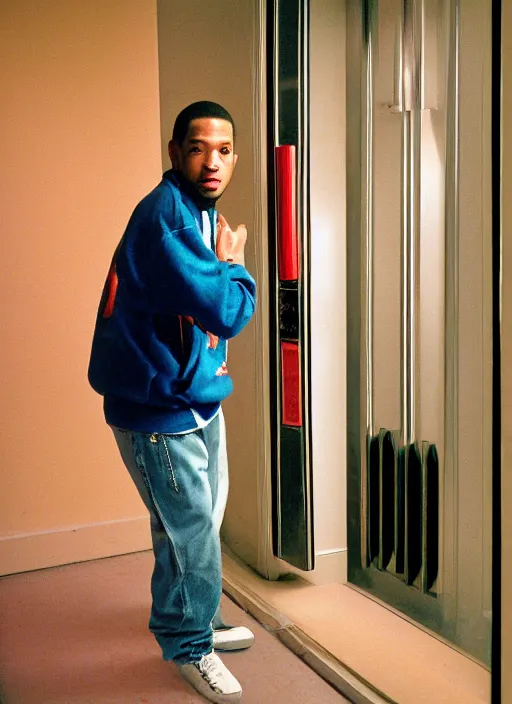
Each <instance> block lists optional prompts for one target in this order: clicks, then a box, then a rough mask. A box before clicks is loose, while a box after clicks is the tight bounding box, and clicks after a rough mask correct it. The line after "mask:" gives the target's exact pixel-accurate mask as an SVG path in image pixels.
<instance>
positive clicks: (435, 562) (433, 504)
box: [425, 445, 439, 590]
mask: <svg viewBox="0 0 512 704" xmlns="http://www.w3.org/2000/svg"><path fill="white" fill-rule="evenodd" d="M425 471H426V473H427V477H426V486H427V500H426V505H427V525H426V526H425V530H426V532H427V536H426V542H427V564H426V565H425V569H426V571H427V584H426V586H427V590H429V589H432V585H433V584H434V582H435V581H436V579H437V573H438V570H439V458H438V455H437V450H436V447H435V445H431V446H430V447H429V449H428V454H427V466H426V468H425Z"/></svg>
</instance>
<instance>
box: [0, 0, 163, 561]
mask: <svg viewBox="0 0 512 704" xmlns="http://www.w3.org/2000/svg"><path fill="white" fill-rule="evenodd" d="M0 25H1V27H2V29H1V38H0V66H1V69H0V71H1V73H2V76H1V85H2V113H1V117H0V142H1V144H2V152H1V153H2V169H1V179H2V183H1V187H0V191H1V193H2V215H1V221H0V223H1V224H0V227H1V235H0V236H1V241H2V257H1V258H0V267H1V280H2V296H1V308H0V310H1V326H2V331H3V335H2V345H1V346H0V366H1V369H2V405H1V420H0V425H1V454H0V456H1V463H2V464H1V490H0V492H1V493H0V571H1V572H3V573H8V572H12V571H19V570H26V569H33V568H36V567H41V566H46V565H51V564H60V563H64V562H69V561H75V560H82V559H87V558H89V557H97V556H103V555H109V554H116V553H120V552H127V551H131V550H135V549H141V548H143V547H147V545H148V531H147V519H146V517H145V510H144V508H143V506H142V504H141V502H140V500H139V498H138V496H137V494H136V492H135V490H134V488H133V487H132V485H131V483H130V480H129V479H128V477H127V476H126V474H125V470H124V468H123V467H122V465H121V462H120V460H119V458H118V456H117V452H116V450H115V447H114V445H113V441H112V438H111V436H110V431H109V430H108V429H107V427H106V426H105V424H104V422H103V416H102V409H101V399H100V398H99V397H98V396H96V395H95V394H94V393H93V392H92V390H91V389H90V388H89V386H88V384H87V379H86V372H87V364H88V355H89V349H90V340H91V334H92V329H93V323H94V317H95V312H96V306H97V302H98V297H99V294H100V291H101V288H102V284H103V280H104V277H105V274H106V270H107V268H108V264H109V260H110V257H111V253H112V250H113V248H114V246H115V244H116V242H117V240H118V238H119V237H120V236H121V234H122V230H123V228H124V226H125V224H126V221H127V219H128V217H129V215H130V213H131V210H132V208H133V206H134V205H135V203H136V202H137V200H138V199H140V197H142V196H143V195H144V194H145V192H146V191H147V190H149V189H150V188H151V187H152V186H153V184H154V183H155V182H156V181H157V180H158V179H159V177H160V143H159V104H158V66H157V36H156V7H155V3H154V2H147V1H145V0H108V2H104V1H102V0H87V1H86V0H76V1H75V2H66V1H65V0H48V1H47V2H45V3H41V2H36V1H35V0H4V2H3V3H2V7H1V10H0Z"/></svg>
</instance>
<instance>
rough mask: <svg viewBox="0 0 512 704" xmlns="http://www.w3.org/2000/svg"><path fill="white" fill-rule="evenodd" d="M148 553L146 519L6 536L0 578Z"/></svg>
mask: <svg viewBox="0 0 512 704" xmlns="http://www.w3.org/2000/svg"><path fill="white" fill-rule="evenodd" d="M149 549H151V532H150V528H149V518H148V517H147V516H138V517H136V518H127V519H121V520H117V521H105V522H102V523H92V524H89V525H80V526H70V527H68V528H63V529H57V530H50V531H41V532H38V533H22V534H17V535H16V534H15V535H8V536H3V537H0V575H2V576H5V575H8V574H16V573H18V572H30V571H32V570H39V569H44V568H46V567H57V566H59V565H68V564H71V563H74V562H86V561H87V560H97V559H99V558H103V557H113V556H114V555H124V554H127V553H131V552H141V551H143V550H149Z"/></svg>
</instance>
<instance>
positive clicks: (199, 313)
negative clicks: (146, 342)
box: [145, 212, 256, 339]
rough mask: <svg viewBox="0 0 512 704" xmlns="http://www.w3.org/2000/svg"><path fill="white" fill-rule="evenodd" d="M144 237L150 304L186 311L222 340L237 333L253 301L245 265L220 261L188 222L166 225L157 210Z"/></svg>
mask: <svg viewBox="0 0 512 704" xmlns="http://www.w3.org/2000/svg"><path fill="white" fill-rule="evenodd" d="M149 239H150V242H149V243H148V244H149V247H148V249H149V251H148V254H149V256H148V258H147V260H146V261H147V268H146V271H145V279H146V290H147V295H148V303H149V306H150V307H151V309H152V310H154V312H155V313H174V314H176V315H186V316H191V317H192V318H195V319H196V320H197V321H198V322H200V323H201V324H202V325H203V327H205V328H206V329H207V330H208V331H209V332H212V333H213V334H214V335H218V336H219V337H222V338H224V339H229V338H231V337H234V336H235V335H238V333H239V332H240V331H241V330H242V329H243V328H244V327H245V325H247V323H248V322H249V320H250V319H251V317H252V315H253V313H254V308H255V305H256V284H255V282H254V279H253V278H252V276H251V275H250V274H249V273H248V272H247V270H246V269H245V267H243V266H240V265H238V264H228V263H226V262H220V261H219V260H218V259H217V257H216V255H215V254H214V253H213V252H212V251H211V250H209V249H208V247H205V245H204V243H203V241H202V239H201V237H200V236H199V233H198V232H197V228H196V227H195V226H194V225H185V226H184V227H181V228H178V229H171V227H170V223H169V222H168V220H167V219H166V217H165V214H164V213H162V212H159V213H158V214H156V215H155V219H154V220H153V223H152V232H151V233H150V238H149Z"/></svg>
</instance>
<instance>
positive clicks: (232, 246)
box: [216, 213, 247, 266]
mask: <svg viewBox="0 0 512 704" xmlns="http://www.w3.org/2000/svg"><path fill="white" fill-rule="evenodd" d="M246 242H247V228H246V227H245V225H239V226H238V227H237V228H236V230H232V229H231V228H230V227H229V225H228V223H227V222H226V219H225V218H224V216H223V215H221V214H220V213H219V214H218V216H217V246H216V254H217V258H218V259H219V261H221V262H231V263H232V264H241V265H242V266H245V257H244V249H245V243H246Z"/></svg>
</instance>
